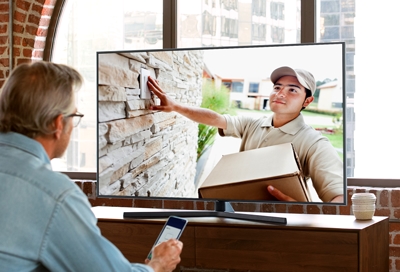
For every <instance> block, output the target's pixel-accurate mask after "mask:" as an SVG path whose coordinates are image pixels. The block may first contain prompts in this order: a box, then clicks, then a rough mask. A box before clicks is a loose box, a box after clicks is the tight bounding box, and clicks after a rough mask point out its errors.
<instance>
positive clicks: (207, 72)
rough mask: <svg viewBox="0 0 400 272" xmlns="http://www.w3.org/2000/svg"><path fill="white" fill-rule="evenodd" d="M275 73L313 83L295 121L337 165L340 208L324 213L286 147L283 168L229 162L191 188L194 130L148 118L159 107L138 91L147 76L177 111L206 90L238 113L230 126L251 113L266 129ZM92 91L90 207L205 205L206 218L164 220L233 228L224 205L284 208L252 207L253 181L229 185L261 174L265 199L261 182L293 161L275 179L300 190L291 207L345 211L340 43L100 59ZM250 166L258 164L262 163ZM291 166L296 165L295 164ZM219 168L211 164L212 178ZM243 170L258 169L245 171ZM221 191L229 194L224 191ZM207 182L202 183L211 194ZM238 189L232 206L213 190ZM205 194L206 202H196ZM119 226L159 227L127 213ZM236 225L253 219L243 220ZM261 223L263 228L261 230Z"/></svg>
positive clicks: (178, 120) (172, 117)
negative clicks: (103, 200)
mask: <svg viewBox="0 0 400 272" xmlns="http://www.w3.org/2000/svg"><path fill="white" fill-rule="evenodd" d="M282 66H289V67H292V68H294V69H304V70H307V71H309V72H310V73H312V74H313V76H314V78H315V82H316V86H317V87H316V91H315V93H314V100H313V101H312V103H310V104H309V105H308V106H307V107H306V109H304V110H303V111H301V115H302V116H303V118H304V121H305V123H306V124H307V125H308V126H311V127H313V128H314V129H315V130H317V131H320V133H321V134H322V135H323V136H324V137H326V138H328V140H329V141H330V143H331V144H332V146H333V148H334V149H335V150H336V152H337V155H338V156H339V157H340V160H341V165H342V166H341V168H342V169H341V172H340V173H339V174H338V175H337V176H336V177H335V179H336V180H337V179H338V178H340V182H341V188H342V194H343V202H341V203H337V202H336V203H330V202H327V201H322V200H321V198H319V196H320V195H321V194H323V193H321V192H320V191H321V190H322V189H321V188H320V187H321V185H318V184H321V183H315V184H317V185H316V186H314V182H313V180H312V178H310V177H307V176H306V174H305V173H304V172H303V170H304V169H303V168H304V167H303V168H302V164H304V163H311V162H310V161H311V160H312V158H310V157H307V159H306V160H307V162H304V159H303V158H302V156H303V155H304V154H298V150H296V145H294V147H293V154H292V158H290V159H291V160H292V161H291V162H282V163H276V164H274V162H277V161H279V158H280V155H279V154H278V155H276V154H275V155H274V159H272V161H271V159H270V160H269V163H268V165H265V167H264V165H263V159H257V162H260V161H261V164H260V163H256V162H255V161H252V158H253V157H252V156H253V155H251V154H250V153H248V154H247V153H246V154H247V158H246V159H244V160H242V157H239V159H236V160H238V161H237V162H236V163H235V164H234V165H232V167H231V168H229V166H228V168H226V165H225V169H224V168H223V167H222V168H221V169H222V170H220V171H225V173H224V172H223V173H222V175H221V173H219V176H218V175H214V174H215V172H213V171H214V170H211V173H210V174H209V175H208V176H207V177H206V178H205V179H203V180H202V181H201V182H199V180H198V175H197V176H196V171H197V172H198V171H199V170H196V167H197V166H198V163H197V160H198V150H197V147H198V145H199V141H198V131H199V124H198V123H196V122H193V121H191V120H190V119H188V118H186V117H184V116H183V115H181V114H179V113H176V112H164V111H159V110H151V109H150V106H151V105H159V104H160V99H159V98H158V97H157V96H156V95H155V94H154V93H153V92H151V91H150V90H149V87H148V85H147V84H146V83H147V80H148V77H149V76H150V77H152V78H154V79H156V80H157V81H158V84H159V85H160V87H161V88H162V90H163V91H164V92H165V93H166V94H167V95H168V97H170V98H172V99H173V100H174V101H176V102H178V103H180V104H184V105H189V106H192V107H200V106H201V103H202V99H203V95H204V94H205V88H208V90H209V89H210V88H211V90H217V91H219V92H221V91H222V92H223V93H225V99H227V100H229V102H228V104H229V105H235V106H236V107H237V108H239V109H238V110H236V111H235V110H234V111H233V113H232V114H231V115H232V116H234V115H235V114H236V115H238V113H237V111H240V114H241V115H247V114H248V115H251V114H254V113H258V114H260V113H261V115H264V116H265V118H267V119H268V117H269V116H272V115H273V114H274V113H273V112H272V111H271V109H270V107H269V103H270V100H269V98H270V94H271V91H272V89H273V87H274V84H273V83H272V81H271V78H270V75H271V73H272V71H274V69H276V68H278V67H282ZM210 86H211V87H210ZM97 90H98V93H97V100H98V107H97V113H98V137H97V138H98V141H97V143H98V156H97V157H98V167H97V169H98V170H97V194H98V196H99V197H116V198H117V197H120V198H145V199H164V200H165V199H174V200H205V201H215V202H216V205H215V206H216V210H215V211H189V212H186V211H181V212H180V213H174V214H175V215H184V216H207V215H213V216H214V215H217V216H228V217H233V216H236V217H237V216H239V218H240V217H242V216H243V215H241V214H239V213H234V212H233V211H232V210H231V209H230V205H229V203H230V202H236V203H237V202H239V203H240V202H258V203H285V202H284V201H279V200H277V199H273V198H268V197H265V198H262V197H261V198H253V197H252V196H253V195H257V193H253V192H252V191H251V190H258V192H260V191H263V190H264V189H260V186H258V187H257V186H256V187H254V188H258V189H254V188H250V187H246V186H248V184H250V183H252V184H255V183H257V182H259V181H260V176H257V175H256V176H252V177H249V180H248V181H243V180H240V181H238V180H235V181H234V182H233V180H234V179H235V178H236V177H237V176H242V175H244V176H245V177H246V175H250V176H251V175H252V174H254V173H255V172H257V171H264V172H265V170H268V171H267V172H268V173H264V174H265V175H267V176H268V175H269V174H270V173H269V172H273V174H271V176H269V178H265V179H266V180H267V181H265V180H264V183H263V185H262V186H264V187H265V192H267V189H266V185H265V184H268V180H272V179H273V177H275V178H276V176H279V175H281V174H282V173H280V174H279V173H276V171H275V170H277V169H278V168H280V167H281V166H287V165H289V164H290V163H293V161H294V162H295V164H297V166H298V168H299V169H298V170H299V171H294V170H293V168H290V167H289V169H288V170H283V171H289V172H290V171H294V172H293V173H296V175H295V180H297V181H295V183H298V182H302V186H303V187H302V188H303V190H305V191H306V194H307V198H306V200H304V199H302V200H296V202H297V203H301V204H324V205H345V204H346V202H347V199H346V171H345V167H344V166H343V162H345V158H346V148H345V143H346V141H345V125H344V124H345V107H346V95H345V44H344V43H343V42H332V43H310V44H276V45H256V46H230V47H210V48H205V47H201V48H179V49H159V50H154V49H149V50H147V49H146V50H130V51H129V50H125V51H101V52H97ZM208 96H210V94H208ZM211 96H212V95H211ZM289 133H292V132H289ZM224 138H225V137H224ZM306 141H307V139H306ZM288 144H291V145H292V143H288ZM260 149H268V151H269V152H271V149H270V147H266V148H260ZM250 151H251V150H250ZM244 152H248V151H247V150H246V151H244ZM279 152H280V153H282V152H283V151H279ZM279 152H278V153H279ZM285 152H286V151H285ZM301 152H302V153H304V151H301ZM307 152H311V151H307ZM240 153H242V152H239V146H238V147H237V153H234V154H232V156H238V154H240ZM243 154H244V153H243ZM241 155H242V154H240V156H241ZM286 155H287V154H286ZM229 156H231V155H224V156H223V158H224V159H226V158H228V157H229ZM249 156H250V157H249ZM258 156H261V158H264V157H262V156H263V155H260V154H259V155H258ZM289 157H290V156H289ZM293 158H294V159H293ZM299 158H300V160H303V161H300V162H299ZM221 160H222V158H221ZM219 163H220V161H218V162H217V164H216V166H215V168H217V166H218V165H219ZM228 163H232V162H231V161H230V162H228ZM314 163H315V162H314ZM271 164H274V165H271ZM257 165H258V166H257ZM314 165H315V164H314ZM317 165H318V167H321V168H322V167H325V168H326V167H327V168H329V167H330V166H329V165H327V163H322V164H317ZM267 166H268V167H267ZM303 166H304V165H303ZM253 167H259V168H258V169H256V170H254V169H253ZM291 167H296V165H294V166H293V165H291ZM264 168H265V169H264ZM260 169H261V170H260ZM235 171H236V172H235ZM278 172H279V171H278ZM306 172H307V171H306ZM308 172H310V170H309V171H308ZM228 173H229V174H231V175H228ZM232 173H233V174H232ZM293 173H291V174H293ZM212 174H213V175H214V177H213V178H214V181H213V182H214V183H216V184H219V185H221V183H223V186H222V187H220V188H218V190H219V191H218V192H219V194H215V192H216V191H217V189H215V190H214V188H216V187H212V186H204V183H209V177H210V176H213V175H212ZM261 175H262V174H261ZM274 175H275V176H274ZM321 176H322V177H321ZM323 176H324V175H321V174H320V175H319V178H324V177H323ZM242 178H243V177H242ZM244 179H246V178H244ZM261 179H262V178H261ZM314 179H317V178H314ZM250 180H251V181H250ZM298 180H300V181H298ZM231 181H232V184H234V185H232V184H230V182H231ZM213 182H211V183H212V184H213V185H215V184H214V183H213ZM246 182H247V183H246ZM326 182H327V183H329V182H330V181H326ZM227 184H228V185H227ZM238 184H241V185H244V186H245V187H237V188H236V187H235V188H236V189H235V190H236V191H240V193H236V194H233V196H232V195H231V194H228V193H226V195H225V193H224V192H227V191H224V190H221V188H230V187H232V186H236V185H238ZM246 184H247V185H246ZM278 184H280V181H279V183H278ZM297 185H298V184H297ZM304 186H305V187H304ZM206 187H208V188H206ZM264 187H262V188H264ZM289 187H291V185H290V186H289ZM293 187H294V186H293ZM328 187H329V184H328ZM304 188H305V189H304ZM206 189H207V190H208V192H211V194H206V193H204V192H205V190H206ZM202 190H203V191H202ZM221 192H222V193H221ZM313 192H314V193H313ZM224 196H226V197H224ZM290 203H293V202H290ZM166 213H168V212H166ZM125 216H126V217H129V216H132V217H140V218H141V217H142V216H143V217H147V216H149V217H156V216H160V217H163V216H166V214H164V213H162V212H161V213H152V214H140V213H139V214H136V213H130V214H125ZM264 218H265V217H264ZM266 218H267V220H269V222H276V223H285V222H286V221H285V218H277V219H274V217H266ZM243 219H250V220H253V219H254V220H258V219H259V218H258V217H257V216H256V217H254V218H251V216H250V215H249V216H247V215H246V216H245V218H243ZM263 220H265V219H262V220H261V221H263Z"/></svg>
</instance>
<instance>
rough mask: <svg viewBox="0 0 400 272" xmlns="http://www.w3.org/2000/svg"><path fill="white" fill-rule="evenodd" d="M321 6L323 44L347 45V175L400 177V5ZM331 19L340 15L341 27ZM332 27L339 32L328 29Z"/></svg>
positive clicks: (358, 0) (347, 2)
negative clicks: (399, 37)
mask: <svg viewBox="0 0 400 272" xmlns="http://www.w3.org/2000/svg"><path fill="white" fill-rule="evenodd" d="M317 6H319V7H320V8H319V9H318V13H319V14H318V15H317V16H318V17H317V18H319V20H317V22H319V24H320V26H319V35H317V41H318V42H326V41H331V40H337V41H345V42H346V96H347V109H346V119H347V123H346V130H347V135H346V148H347V159H346V164H347V165H346V167H347V174H348V176H349V177H356V178H378V179H398V178H399V173H398V170H397V168H398V165H399V163H398V160H397V159H396V157H397V155H398V154H399V153H400V144H399V141H398V135H399V134H400V127H399V126H398V125H397V123H396V117H395V116H397V115H398V114H397V111H398V110H397V109H398V104H399V101H400V92H399V90H398V87H396V84H393V83H395V82H396V79H397V78H398V71H397V70H396V69H392V68H390V67H392V65H393V64H395V63H398V62H399V61H400V53H399V50H398V48H397V41H396V39H397V36H396V35H395V34H394V33H396V30H395V26H396V25H399V24H400V18H399V17H398V16H397V11H398V10H399V8H400V2H398V1H391V0H382V1H380V2H379V4H371V2H369V1H364V0H340V1H339V0H338V1H331V0H329V1H327V0H318V1H317ZM356 7H357V12H356ZM327 16H340V18H341V20H340V23H337V25H335V24H334V23H333V22H334V21H327V20H326V18H328V17H327ZM372 18H373V19H372ZM328 22H329V23H328ZM331 27H333V28H335V29H334V30H333V29H332V30H328V28H331ZM317 33H318V32H317ZM356 45H357V46H356ZM327 65H329V64H327Z"/></svg>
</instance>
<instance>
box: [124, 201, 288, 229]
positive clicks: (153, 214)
mask: <svg viewBox="0 0 400 272" xmlns="http://www.w3.org/2000/svg"><path fill="white" fill-rule="evenodd" d="M171 215H175V216H180V217H221V218H231V219H240V220H248V221H255V222H262V223H269V224H283V225H286V224H287V220H286V217H277V216H267V215H260V214H257V215H255V214H249V213H238V212H235V210H234V209H233V207H232V205H231V204H230V203H229V202H227V201H216V203H215V209H214V211H211V210H205V211H200V210H165V211H160V210H154V211H149V210H147V211H146V212H139V211H138V212H124V218H132V219H151V218H167V217H169V216H171Z"/></svg>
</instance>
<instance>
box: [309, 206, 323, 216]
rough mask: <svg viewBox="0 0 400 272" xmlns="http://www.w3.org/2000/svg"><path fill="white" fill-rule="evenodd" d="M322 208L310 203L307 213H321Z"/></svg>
mask: <svg viewBox="0 0 400 272" xmlns="http://www.w3.org/2000/svg"><path fill="white" fill-rule="evenodd" d="M320 213H321V209H320V208H319V207H318V206H317V205H308V206H307V214H320Z"/></svg>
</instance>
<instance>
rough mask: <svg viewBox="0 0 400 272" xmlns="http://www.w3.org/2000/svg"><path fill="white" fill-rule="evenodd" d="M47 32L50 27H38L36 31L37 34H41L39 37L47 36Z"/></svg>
mask: <svg viewBox="0 0 400 272" xmlns="http://www.w3.org/2000/svg"><path fill="white" fill-rule="evenodd" d="M47 33H48V29H47V28H42V27H40V28H38V30H37V32H36V35H37V36H39V37H46V36H47Z"/></svg>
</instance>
